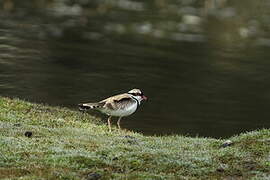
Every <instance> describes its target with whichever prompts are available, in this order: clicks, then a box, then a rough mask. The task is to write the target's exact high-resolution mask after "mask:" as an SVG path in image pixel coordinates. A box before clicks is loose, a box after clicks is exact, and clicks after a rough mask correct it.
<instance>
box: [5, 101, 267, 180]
mask: <svg viewBox="0 0 270 180" xmlns="http://www.w3.org/2000/svg"><path fill="white" fill-rule="evenodd" d="M228 140H229V141H230V142H229V143H228V144H226V143H225V142H226V141H227V142H228ZM224 143H225V144H224ZM0 146H1V148H0V156H1V158H0V179H37V178H38V179H74V180H75V179H87V180H91V179H92V180H93V179H232V178H233V179H269V178H270V148H269V147H270V129H261V130H256V131H252V132H246V133H243V134H240V135H236V136H233V137H231V138H228V139H214V138H204V137H187V136H181V135H171V136H144V135H142V134H139V133H135V132H131V131H127V130H121V131H119V130H117V129H116V128H114V129H113V131H112V132H108V127H107V125H106V123H105V121H102V120H101V119H99V118H97V117H94V116H91V115H90V114H88V113H82V112H78V111H73V110H70V109H68V108H62V107H51V106H47V105H43V104H35V103H30V102H27V101H24V100H20V99H12V98H6V97H0Z"/></svg>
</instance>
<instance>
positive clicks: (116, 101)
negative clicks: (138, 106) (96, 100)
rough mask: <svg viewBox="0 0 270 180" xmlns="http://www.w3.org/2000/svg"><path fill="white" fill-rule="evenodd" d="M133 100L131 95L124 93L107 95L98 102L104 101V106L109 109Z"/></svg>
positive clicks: (119, 106)
mask: <svg viewBox="0 0 270 180" xmlns="http://www.w3.org/2000/svg"><path fill="white" fill-rule="evenodd" d="M133 101H134V100H133V99H132V98H131V96H130V95H129V94H127V93H125V94H119V95H115V96H112V97H109V98H107V99H104V100H102V101H100V103H105V104H104V107H107V108H109V109H119V108H122V107H123V105H124V104H126V103H132V102H133Z"/></svg>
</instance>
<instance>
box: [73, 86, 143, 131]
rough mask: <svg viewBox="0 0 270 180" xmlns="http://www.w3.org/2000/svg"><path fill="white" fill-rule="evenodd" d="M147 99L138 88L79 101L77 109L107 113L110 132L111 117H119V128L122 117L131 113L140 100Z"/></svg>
mask: <svg viewBox="0 0 270 180" xmlns="http://www.w3.org/2000/svg"><path fill="white" fill-rule="evenodd" d="M143 100H147V97H146V96H145V95H144V94H143V92H142V91H141V90H140V89H132V90H130V91H128V92H127V93H123V94H118V95H115V96H111V97H108V98H106V99H104V100H101V101H99V102H94V103H80V104H78V106H79V110H83V111H85V110H88V109H95V110H98V111H100V112H102V113H104V114H106V115H108V116H109V117H108V120H107V122H108V127H109V131H110V132H111V119H112V117H119V118H118V121H117V125H118V128H119V129H121V126H120V121H121V119H122V117H125V116H129V115H131V114H133V113H134V112H135V111H136V110H137V109H138V107H139V105H140V104H141V101H143Z"/></svg>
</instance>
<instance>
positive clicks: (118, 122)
mask: <svg viewBox="0 0 270 180" xmlns="http://www.w3.org/2000/svg"><path fill="white" fill-rule="evenodd" d="M121 118H122V117H119V119H118V121H117V125H118V128H119V129H121V126H120V121H121Z"/></svg>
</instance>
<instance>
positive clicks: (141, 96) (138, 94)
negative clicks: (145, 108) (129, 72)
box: [128, 89, 147, 102]
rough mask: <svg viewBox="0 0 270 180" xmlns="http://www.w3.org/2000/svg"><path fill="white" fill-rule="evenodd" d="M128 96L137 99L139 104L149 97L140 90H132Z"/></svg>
mask: <svg viewBox="0 0 270 180" xmlns="http://www.w3.org/2000/svg"><path fill="white" fill-rule="evenodd" d="M128 94H130V95H131V96H133V97H134V98H136V99H137V100H138V101H139V102H141V101H142V100H147V97H146V96H145V95H144V94H143V92H142V91H141V90H140V89H132V90H130V91H128Z"/></svg>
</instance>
